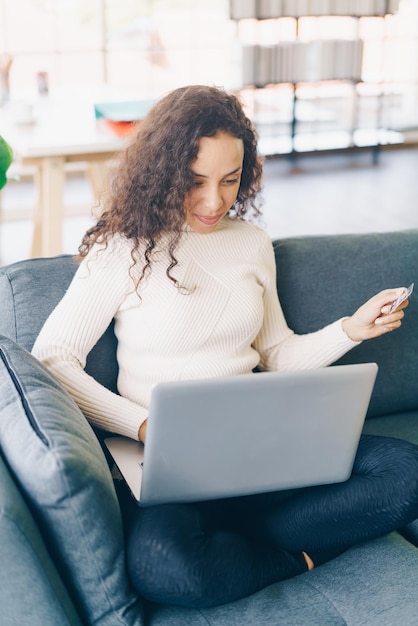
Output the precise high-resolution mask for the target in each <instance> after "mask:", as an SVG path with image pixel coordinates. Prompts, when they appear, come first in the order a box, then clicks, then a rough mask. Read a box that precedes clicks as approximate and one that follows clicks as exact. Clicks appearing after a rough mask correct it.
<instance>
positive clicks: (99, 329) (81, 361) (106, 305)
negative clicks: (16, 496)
mask: <svg viewBox="0 0 418 626" xmlns="http://www.w3.org/2000/svg"><path fill="white" fill-rule="evenodd" d="M131 264H132V260H131V257H130V247H129V246H128V245H127V242H124V241H122V240H121V239H120V238H119V240H118V241H114V240H113V241H112V242H109V245H108V246H107V248H101V249H98V247H97V246H96V247H94V248H92V250H91V251H90V253H89V254H88V256H87V257H86V258H85V259H84V260H83V261H82V263H81V265H80V267H79V268H78V269H77V272H76V274H75V275H74V278H73V280H72V282H71V284H70V286H69V288H68V290H67V292H66V293H65V295H64V297H63V298H62V300H61V301H60V302H59V303H58V305H57V307H56V308H55V309H54V310H53V311H52V313H51V314H50V316H49V317H48V319H47V320H46V322H45V324H44V326H43V328H42V329H41V332H40V334H39V336H38V337H37V339H36V342H35V344H34V346H33V349H32V353H33V355H34V356H35V357H37V358H38V359H39V360H40V361H41V362H42V363H43V364H44V365H45V366H46V367H47V368H48V369H49V370H50V371H51V372H52V373H53V374H54V375H55V376H56V378H57V379H58V380H59V381H60V382H61V383H62V384H63V386H64V387H65V388H66V389H67V391H68V392H69V393H70V395H71V396H72V397H73V399H74V400H75V402H76V403H77V404H78V406H79V407H80V409H81V410H82V411H83V413H84V414H85V415H86V417H87V419H88V420H89V421H90V422H91V423H92V424H94V425H96V426H98V427H100V428H103V429H104V430H108V431H111V432H115V433H119V434H121V435H125V436H128V437H131V438H133V439H138V429H139V427H140V425H141V423H142V422H143V421H144V419H146V417H147V412H146V410H145V409H144V408H143V407H140V406H139V405H137V404H136V403H133V402H131V401H130V400H128V399H127V398H123V397H121V396H119V395H118V394H115V393H113V392H111V391H109V390H108V389H106V388H105V387H104V386H103V385H101V384H100V383H98V382H97V381H96V380H94V378H93V377H91V376H89V375H88V374H87V373H86V372H85V370H84V367H85V364H86V359H87V355H88V353H89V352H90V350H91V349H92V348H93V346H94V345H95V344H96V342H97V341H98V339H99V338H100V337H101V335H102V334H103V333H104V331H105V330H106V328H107V327H108V326H109V324H110V322H111V320H112V319H113V317H114V316H115V313H116V311H117V310H118V308H119V306H120V304H121V302H122V301H123V300H124V298H125V296H126V294H127V292H128V291H129V290H130V289H131V290H132V289H133V288H134V287H133V286H132V282H131V279H130V276H129V267H130V265H131Z"/></svg>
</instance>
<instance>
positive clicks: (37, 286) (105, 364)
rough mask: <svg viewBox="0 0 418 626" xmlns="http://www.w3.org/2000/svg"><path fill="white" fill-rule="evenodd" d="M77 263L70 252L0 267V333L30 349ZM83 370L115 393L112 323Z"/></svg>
mask: <svg viewBox="0 0 418 626" xmlns="http://www.w3.org/2000/svg"><path fill="white" fill-rule="evenodd" d="M76 269H77V263H76V262H75V261H74V258H73V257H72V256H71V255H68V254H67V255H61V256H56V257H52V258H49V259H48V258H46V259H44V258H40V259H27V260H25V261H18V262H17V263H13V264H12V265H8V266H5V267H3V268H1V269H0V302H1V303H2V304H1V316H0V335H5V336H6V337H10V339H13V341H15V342H16V343H18V344H19V345H20V346H23V347H24V348H26V350H28V351H29V352H30V351H31V350H32V346H33V344H34V343H35V339H36V337H37V336H38V334H39V331H40V330H41V328H42V326H43V324H44V322H45V320H46V318H47V317H48V315H49V314H50V313H51V311H52V309H54V308H55V306H56V305H57V304H58V302H59V301H60V300H61V298H62V297H63V295H64V293H65V291H66V289H67V287H68V285H69V283H70V281H71V279H72V277H73V275H74V273H75V271H76ZM86 371H87V372H88V373H89V374H90V375H91V376H93V378H95V379H96V380H98V381H99V382H100V383H101V384H102V385H104V386H105V387H107V388H108V389H111V390H112V391H114V392H116V390H117V386H116V381H117V373H118V366H117V361H116V337H115V334H114V332H113V323H112V324H110V326H109V328H108V329H107V330H106V332H105V333H104V335H103V336H102V337H101V338H100V339H99V341H98V342H97V344H96V345H95V346H94V348H93V349H92V351H91V352H90V354H89V356H88V357H87V363H86Z"/></svg>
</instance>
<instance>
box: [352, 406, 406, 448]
mask: <svg viewBox="0 0 418 626" xmlns="http://www.w3.org/2000/svg"><path fill="white" fill-rule="evenodd" d="M363 432H364V433H366V434H367V435H381V436H382V437H398V438H399V439H406V440H407V441H412V443H415V444H417V445H418V410H417V411H406V412H403V413H393V414H391V415H382V416H381V417H375V418H373V419H367V420H366V422H365V424H364V428H363Z"/></svg>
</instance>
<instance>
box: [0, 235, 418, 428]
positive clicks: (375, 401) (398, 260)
mask: <svg viewBox="0 0 418 626" xmlns="http://www.w3.org/2000/svg"><path fill="white" fill-rule="evenodd" d="M274 247H275V253H276V262H277V285H278V290H279V295H280V301H281V304H282V307H283V311H284V313H285V316H286V319H287V321H288V324H289V326H290V327H291V328H293V330H295V332H297V333H306V332H311V331H314V330H317V329H319V328H321V327H322V326H324V325H325V324H328V323H330V322H332V321H334V320H335V319H337V318H339V317H342V316H344V315H350V314H351V313H353V312H354V311H355V310H356V309H357V308H358V307H359V306H360V305H361V304H362V303H363V302H365V301H366V300H367V299H368V298H370V297H371V296H372V295H374V294H375V293H377V292H379V291H381V290H382V289H385V288H388V287H399V286H406V285H407V284H409V283H410V282H412V281H413V280H414V279H415V278H416V276H415V273H416V272H417V270H418V229H417V230H408V231H401V232H391V233H373V234H359V235H327V236H316V237H315V236H310V237H297V238H292V239H283V240H276V241H275V242H274ZM76 267H77V265H76V263H75V262H74V260H73V258H72V257H71V256H70V255H61V256H57V257H53V258H48V259H30V260H25V261H20V262H18V263H14V264H13V265H9V266H6V267H3V268H2V269H0V307H1V315H0V334H3V335H6V336H8V337H10V338H11V339H13V340H14V341H16V342H17V343H19V344H20V345H22V346H23V347H25V348H26V349H27V350H31V348H32V346H33V343H34V341H35V339H36V336H37V335H38V333H39V331H40V329H41V327H42V325H43V323H44V321H45V319H46V318H47V316H48V315H49V313H50V311H51V310H52V309H53V308H54V307H55V305H56V304H57V303H58V301H59V300H60V299H61V298H62V296H63V295H64V292H65V290H66V288H67V286H68V284H69V282H70V281H71V278H72V276H73V274H74V272H75V270H76ZM80 305H82V303H80ZM417 312H418V295H415V294H414V295H413V296H412V298H411V302H410V305H409V307H408V309H407V315H406V317H405V320H404V323H403V325H402V328H401V329H400V330H398V331H396V332H394V333H389V334H387V335H385V336H383V337H380V338H379V339H375V340H371V341H367V342H364V343H362V344H361V345H360V346H358V347H356V348H354V349H353V350H351V351H350V352H349V353H348V354H347V355H345V356H344V357H343V358H342V359H340V361H338V363H352V362H367V361H375V362H376V363H378V365H379V374H378V377H377V381H376V386H375V390H374V392H373V396H372V401H371V404H370V408H369V417H371V416H377V415H385V414H389V413H396V412H403V411H412V410H416V409H417V408H418V385H417V378H418V358H417V356H416V355H417V353H418V324H417V322H416V320H417ZM86 369H87V371H88V372H89V374H91V375H92V376H94V377H95V378H96V379H97V380H98V381H99V382H101V383H102V384H104V385H105V386H107V387H108V388H110V389H112V390H113V391H116V378H117V362H116V338H115V335H114V332H113V325H111V326H110V327H109V328H108V329H107V331H106V333H105V334H104V335H103V337H102V338H101V339H100V341H99V342H98V343H97V345H96V346H95V347H94V349H93V350H92V352H91V353H90V355H89V358H88V360H87V366H86Z"/></svg>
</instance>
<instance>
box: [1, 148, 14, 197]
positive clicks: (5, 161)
mask: <svg viewBox="0 0 418 626" xmlns="http://www.w3.org/2000/svg"><path fill="white" fill-rule="evenodd" d="M12 160H13V152H12V149H11V147H10V146H9V144H8V143H7V142H6V141H5V140H4V139H3V137H1V136H0V189H3V187H4V186H5V184H6V183H7V176H6V174H7V170H8V169H9V167H10V163H11V162H12Z"/></svg>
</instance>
